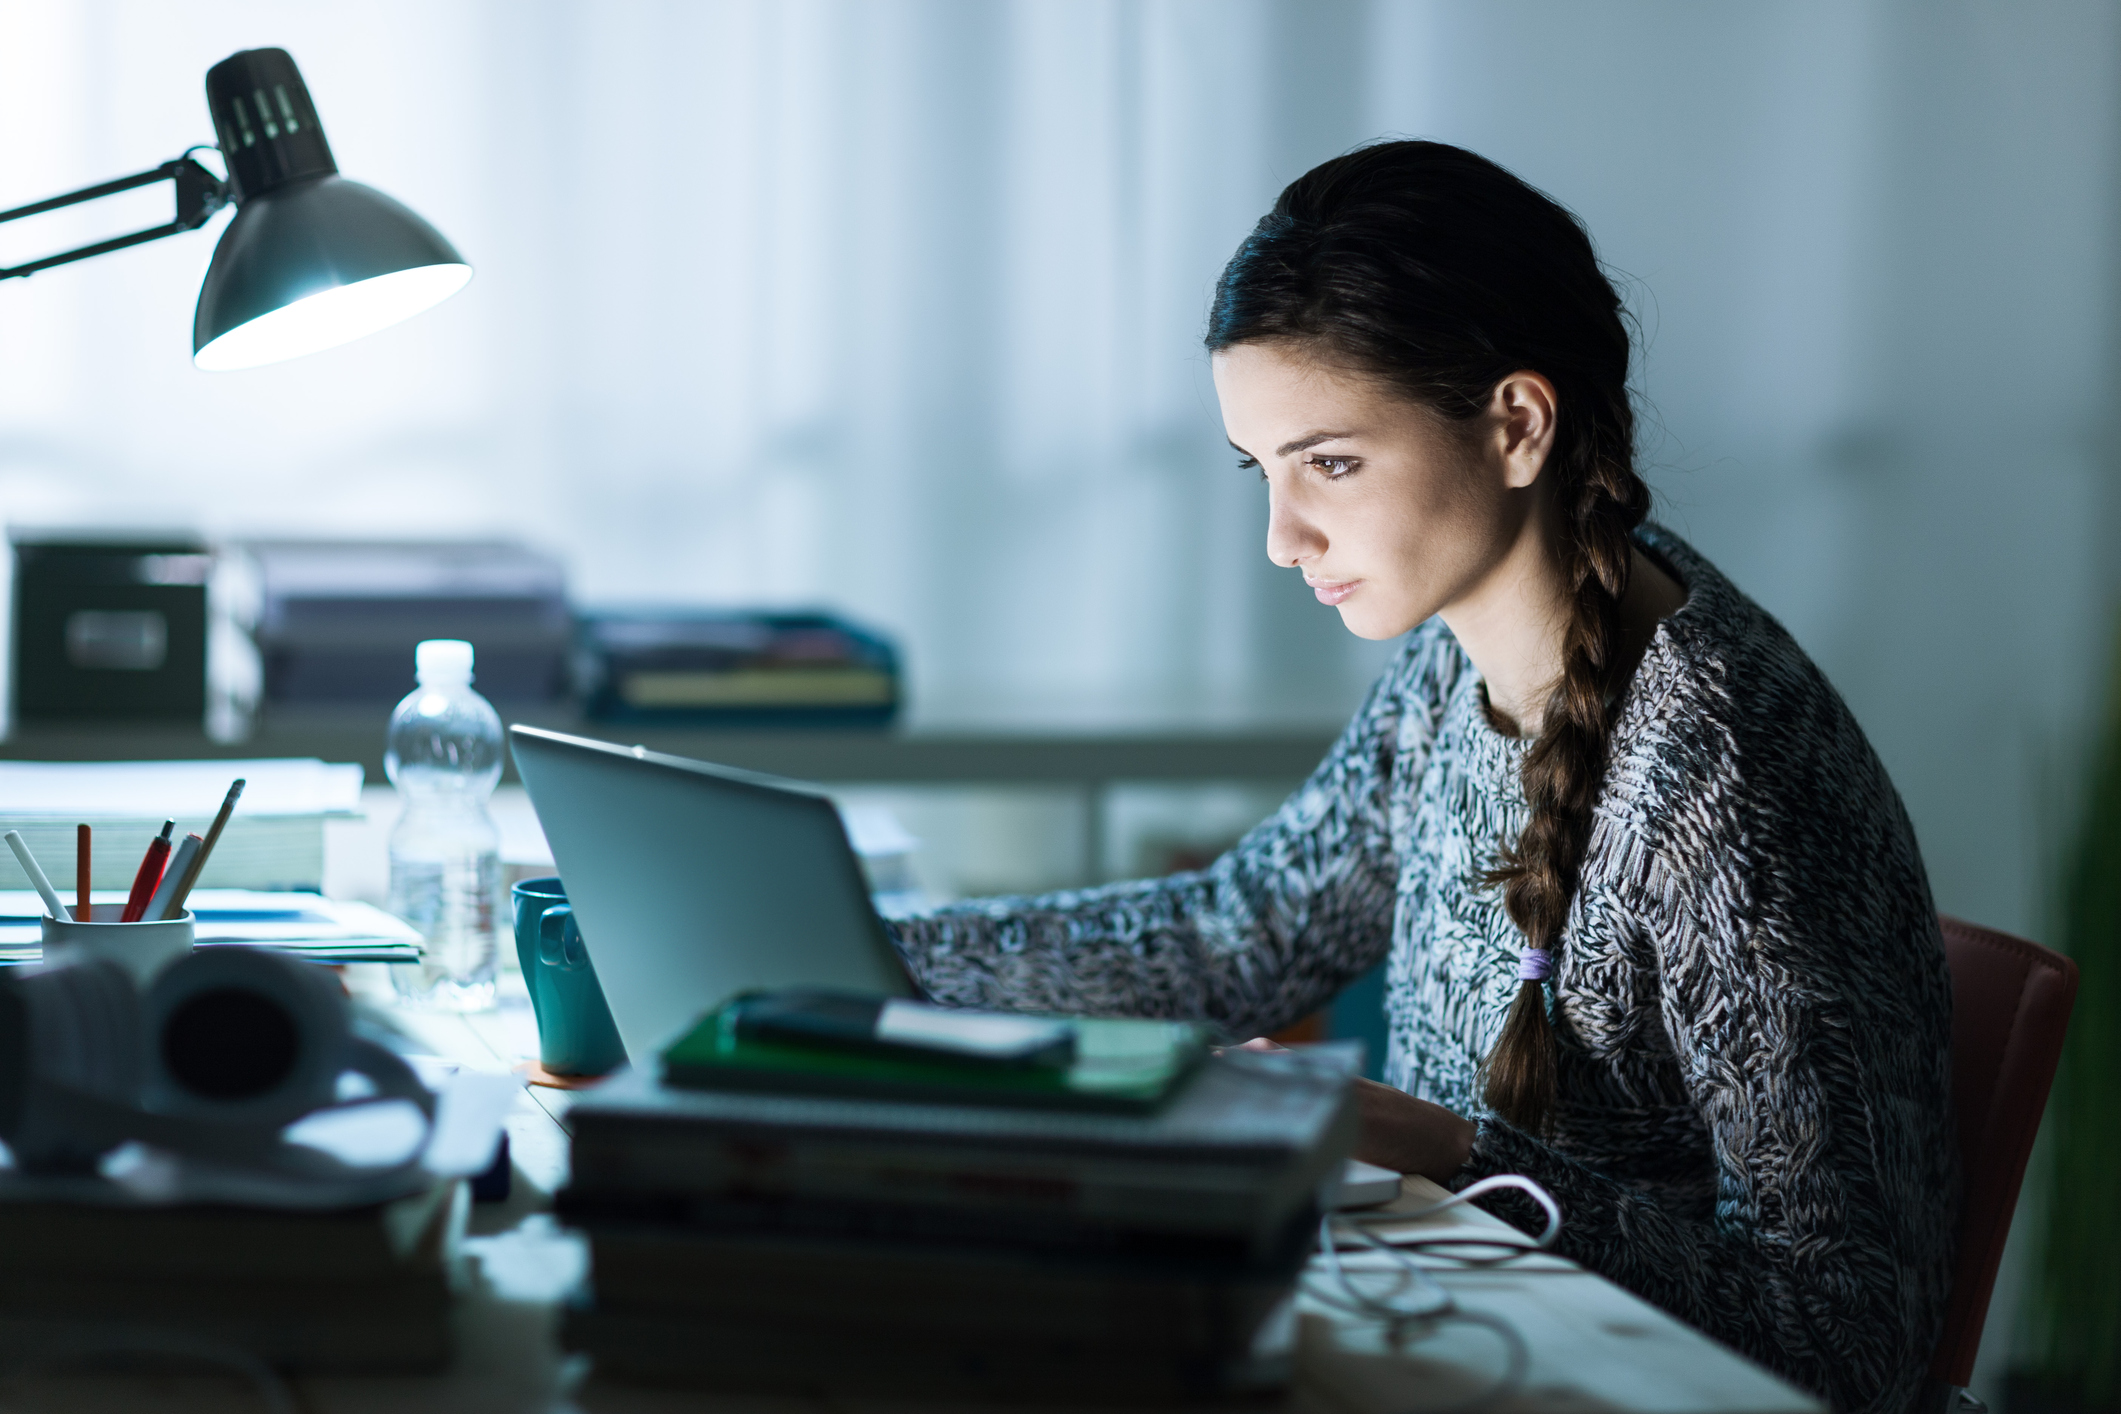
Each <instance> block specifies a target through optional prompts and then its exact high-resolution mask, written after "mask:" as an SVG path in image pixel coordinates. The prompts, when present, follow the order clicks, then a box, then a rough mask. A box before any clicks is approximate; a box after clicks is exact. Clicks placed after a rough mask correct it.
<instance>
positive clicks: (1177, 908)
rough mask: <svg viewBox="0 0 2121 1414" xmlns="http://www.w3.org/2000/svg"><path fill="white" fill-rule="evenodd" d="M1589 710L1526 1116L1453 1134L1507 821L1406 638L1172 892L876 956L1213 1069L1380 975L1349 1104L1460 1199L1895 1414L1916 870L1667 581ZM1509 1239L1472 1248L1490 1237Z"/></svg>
mask: <svg viewBox="0 0 2121 1414" xmlns="http://www.w3.org/2000/svg"><path fill="white" fill-rule="evenodd" d="M1640 541H1641V543H1642V545H1643V546H1644V548H1645V549H1646V550H1648V551H1649V552H1650V553H1651V554H1653V555H1655V556H1656V557H1657V558H1658V559H1659V560H1661V561H1662V562H1663V563H1664V564H1665V565H1666V566H1667V567H1668V568H1669V569H1670V570H1671V571H1672V573H1673V574H1674V576H1675V577H1676V578H1677V579H1678V580H1680V581H1681V582H1682V583H1683V584H1684V585H1685V586H1686V588H1687V590H1688V597H1687V601H1686V603H1685V605H1684V606H1683V607H1682V608H1680V609H1679V610H1678V611H1677V612H1676V613H1674V614H1673V615H1672V616H1671V617H1670V618H1668V619H1667V620H1665V621H1664V623H1663V624H1661V625H1660V626H1659V627H1658V630H1657V633H1656V636H1655V638H1654V639H1653V641H1652V642H1651V644H1650V647H1649V649H1648V651H1647V653H1646V654H1645V656H1644V658H1643V661H1642V663H1641V665H1640V667H1639V668H1638V669H1637V670H1636V674H1635V678H1634V681H1633V683H1632V684H1631V685H1630V687H1629V689H1628V693H1627V696H1626V698H1625V700H1624V702H1623V703H1622V706H1621V713H1620V720H1619V723H1618V725H1617V728H1616V731H1615V734H1614V738H1613V747H1612V755H1611V764H1610V766H1609V768H1608V774H1607V777H1606V782H1605V787H1604V790H1603V793H1602V794H1601V796H1600V798H1599V802H1598V807H1597V811H1596V817H1595V822H1594V825H1593V828H1592V836H1591V844H1590V851H1589V855H1588V857H1587V861H1586V863H1585V865H1584V869H1583V877H1582V882H1581V885H1580V888H1579V892H1578V895H1577V898H1576V902H1575V906H1574V910H1573V912H1572V914H1571V917H1570V923H1569V927H1568V929H1567V931H1566V933H1565V935H1564V937H1563V939H1562V944H1561V949H1560V954H1559V956H1558V957H1557V959H1556V971H1555V985H1554V989H1553V995H1554V1018H1555V1024H1556V1029H1557V1032H1558V1034H1559V1036H1560V1038H1561V1072H1560V1074H1561V1080H1560V1105H1559V1112H1558V1117H1557V1119H1556V1122H1555V1124H1554V1126H1553V1129H1552V1131H1551V1132H1550V1133H1548V1134H1547V1135H1545V1136H1543V1137H1535V1136H1533V1135H1531V1134H1528V1133H1525V1132H1524V1131H1522V1130H1519V1129H1517V1128H1515V1127H1513V1126H1512V1125H1510V1124H1508V1123H1507V1122H1505V1121H1503V1120H1501V1119H1498V1118H1496V1117H1495V1116H1493V1115H1489V1114H1486V1113H1485V1112H1484V1110H1483V1107H1482V1104H1481V1100H1480V1086H1479V1081H1478V1072H1479V1067H1480V1062H1481V1058H1482V1057H1483V1056H1485V1055H1486V1054H1487V1052H1488V1050H1489V1048H1490V1046H1491V1045H1492V1044H1493V1042H1494V1040H1495V1036H1496V1033H1497V1032H1498V1031H1499V1030H1500V1028H1501V1025H1502V1019H1503V1015H1504V1013H1505V1012H1506V1011H1507V1009H1508V1006H1509V1003H1510V999H1511V997H1512V995H1513V993H1514V992H1515V990H1516V986H1517V958H1518V954H1519V952H1520V951H1521V950H1522V948H1523V947H1524V937H1523V934H1522V933H1520V932H1519V931H1518V930H1517V928H1516V927H1515V925H1513V924H1512V923H1511V921H1510V919H1509V916H1508V915H1507V914H1506V913H1505V912H1504V910H1503V907H1502V902H1501V898H1500V893H1499V891H1498V890H1496V889H1493V888H1490V887H1485V886H1482V885H1481V884H1480V883H1478V882H1477V877H1476V876H1477V875H1478V874H1479V873H1480V871H1481V870H1483V869H1484V868H1486V867H1487V866H1488V865H1489V864H1491V863H1492V862H1493V861H1494V859H1495V857H1496V853H1497V850H1498V849H1499V847H1500V846H1501V845H1502V844H1503V843H1504V842H1505V841H1509V840H1514V839H1515V838H1516V836H1517V834H1518V832H1519V831H1520V830H1521V829H1522V828H1523V825H1524V822H1525V816H1526V806H1525V801H1524V792H1523V788H1522V784H1521V780H1520V776H1519V771H1520V767H1521V765H1522V761H1523V755H1524V751H1525V743H1524V742H1523V741H1520V740H1516V739H1512V738H1509V737H1505V736H1503V735H1501V734H1500V733H1498V732H1497V731H1496V730H1495V729H1494V727H1493V726H1492V725H1491V724H1490V722H1489V719H1488V717H1487V713H1486V711H1485V709H1484V705H1483V698H1484V692H1483V690H1482V686H1481V683H1480V681H1479V678H1478V674H1477V673H1476V672H1475V671H1474V668H1473V666H1472V663H1471V661H1470V660H1469V659H1468V658H1467V657H1466V655H1465V652H1464V650H1463V649H1461V648H1460V647H1459V646H1458V643H1457V641H1456V640H1455V639H1454V638H1452V636H1451V634H1450V632H1449V631H1448V630H1447V629H1446V628H1445V627H1444V626H1443V624H1442V623H1441V622H1440V621H1436V620H1431V621H1430V622H1429V623H1427V624H1424V625H1423V626H1422V627H1420V628H1418V629H1416V630H1415V631H1414V632H1413V633H1412V634H1411V635H1409V638H1408V642H1407V645H1406V649H1405V651H1404V652H1403V653H1401V654H1400V656H1399V657H1398V659H1397V660H1396V661H1395V663H1394V664H1393V666H1392V667H1391V668H1390V669H1389V670H1388V671H1387V672H1386V673H1385V675H1384V676H1383V677H1382V678H1381V679H1380V680H1379V681H1378V683H1377V684H1376V686H1375V687H1374V688H1373V689H1372V691H1371V693H1370V697H1369V700H1368V702H1367V703H1366V704H1365V705H1364V706H1363V708H1362V710H1361V711H1360V712H1359V713H1358V714H1357V716H1356V717H1355V719H1354V721H1352V722H1351V723H1350V724H1349V726H1348V729H1347V731H1346V732H1345V733H1344V734H1343V735H1342V736H1341V739H1340V741H1339V743H1338V744H1337V745H1336V746H1335V747H1334V748H1333V750H1332V752H1331V754H1330V755H1328V756H1327V758H1326V759H1325V761H1324V763H1323V764H1321V765H1320V766H1319V768H1318V770H1317V772H1316V773H1315V774H1313V776H1312V777H1311V779H1310V780H1309V781H1308V782H1306V783H1305V784H1304V785H1303V787H1302V788H1301V789H1299V790H1298V791H1297V792H1296V793H1295V794H1294V795H1292V796H1291V797H1290V798H1289V800H1288V802H1287V803H1286V804H1284V805H1283V806H1282V807H1281V809H1280V810H1279V811H1278V812H1277V813H1276V814H1275V815H1273V816H1272V817H1271V818H1269V819H1268V820H1266V821H1265V822H1264V823H1262V824H1261V825H1259V826H1258V827H1257V828H1256V829H1254V830H1252V831H1251V832H1250V833H1249V834H1247V835H1246V836H1245V837H1244V839H1243V840H1242V841H1240V842H1239V843H1238V844H1237V846H1236V847H1235V848H1233V849H1232V850H1231V851H1230V852H1229V853H1228V854H1226V855H1224V856H1223V857H1222V858H1221V859H1219V860H1217V861H1216V862H1215V864H1214V865H1213V866H1212V867H1210V868H1208V869H1206V870H1204V871H1201V872H1199V873H1189V874H1179V875H1174V876H1172V877H1170V878H1167V879H1158V880H1153V881H1147V882H1141V883H1129V884H1116V885H1112V886H1110V887H1106V888H1098V889H1087V890H1082V891H1079V892H1072V893H1060V894H1053V895H1049V896H1046V897H1043V898H1035V899H1000V900H982V901H976V902H970V903H964V904H958V905H953V906H951V907H949V908H946V909H943V910H941V911H939V912H937V913H936V914H934V915H933V916H931V917H928V918H924V919H920V920H915V921H910V922H901V923H899V924H897V925H895V932H896V936H897V938H898V940H899V945H900V947H901V950H902V951H903V953H904V955H905V957H906V960H907V963H908V965H909V967H910V968H911V970H912V971H913V973H914V975H915V977H916V978H917V979H918V981H919V982H920V984H921V986H922V987H923V988H925V989H926V991H927V992H928V993H929V994H930V995H931V996H932V997H934V998H936V999H938V1000H940V1001H944V1002H948V1003H954V1004H959V1005H968V1006H972V1005H976V1006H987V1007H1002V1008H1026V1009H1048V1010H1057V1011H1072V1012H1082V1013H1103V1014H1131V1015H1148V1016H1172V1017H1200V1018H1207V1019H1210V1020H1213V1021H1215V1022H1217V1023H1219V1024H1220V1025H1221V1027H1222V1028H1223V1030H1224V1031H1226V1032H1227V1033H1228V1034H1229V1035H1230V1036H1231V1037H1233V1038H1242V1037H1246V1036H1252V1035H1257V1034H1259V1033H1262V1032H1266V1031H1269V1030H1273V1029H1275V1028H1278V1027H1280V1026H1282V1025H1285V1024H1287V1023H1288V1022H1291V1021H1293V1020H1295V1019H1297V1018H1298V1017H1301V1016H1304V1015H1306V1014H1307V1013H1309V1012H1311V1011H1313V1010H1315V1009H1316V1008H1318V1007H1320V1006H1322V1005H1324V1004H1325V1003H1326V1002H1327V1001H1329V1000H1330V999H1331V998H1332V997H1333V995H1334V994H1335V993H1336V992H1338V991H1339V990H1340V989H1341V988H1342V987H1344V986H1345V985H1346V984H1347V983H1348V982H1349V981H1351V980H1352V979H1353V978H1355V977H1357V976H1358V975H1360V974H1361V973H1363V972H1364V971H1366V970H1367V969H1369V968H1370V967H1372V966H1374V965H1376V963H1377V962H1379V961H1380V960H1385V961H1386V962H1387V972H1386V975H1387V979H1388V981H1387V987H1388V991H1387V995H1388V1012H1389V1015H1390V1023H1391V1044H1390V1049H1389V1053H1388V1055H1387V1057H1386V1061H1385V1077H1386V1079H1387V1081H1388V1082H1389V1083H1391V1084H1393V1085H1396V1086H1399V1087H1400V1088H1402V1089H1404V1090H1407V1091H1409V1092H1411V1093H1413V1094H1415V1095H1419V1096H1421V1097H1423V1098H1425V1099H1429V1100H1433V1101H1435V1102H1436V1103H1438V1104H1441V1105H1444V1106H1446V1107H1448V1108H1450V1109H1453V1110H1456V1111H1458V1112H1459V1113H1461V1114H1465V1115H1469V1116H1477V1117H1478V1118H1479V1137H1478V1139H1477V1140H1476V1142H1475V1144H1474V1149H1473V1157H1472V1160H1471V1162H1470V1163H1469V1164H1467V1166H1466V1168H1465V1169H1464V1170H1463V1171H1462V1173H1461V1174H1460V1175H1459V1176H1458V1179H1457V1180H1456V1182H1457V1183H1458V1185H1459V1186H1463V1185H1464V1184H1466V1183H1470V1182H1471V1181H1473V1180H1474V1179H1476V1178H1479V1177H1482V1176H1485V1175H1487V1174H1492V1173H1505V1172H1514V1173H1522V1174H1528V1175H1530V1176H1531V1177H1533V1178H1535V1179H1537V1180H1538V1181H1539V1182H1541V1183H1542V1184H1544V1185H1546V1187H1547V1188H1548V1189H1550V1190H1551V1191H1552V1192H1553V1193H1554V1195H1555V1197H1556V1198H1557V1199H1558V1200H1559V1202H1560V1204H1561V1207H1562V1210H1563V1213H1564V1216H1565V1219H1566V1224H1567V1225H1566V1227H1565V1229H1564V1231H1563V1234H1562V1238H1561V1242H1562V1245H1563V1247H1564V1249H1565V1250H1566V1252H1567V1254H1568V1255H1569V1256H1570V1257H1572V1258H1574V1259H1575V1260H1577V1261H1579V1262H1581V1263H1583V1264H1584V1265H1585V1266H1587V1267H1590V1268H1591V1269H1593V1270H1595V1271H1598V1272H1601V1273H1603V1274H1604V1275H1606V1276H1607V1277H1610V1278H1612V1279H1613V1280H1614V1281H1617V1282H1619V1283H1620V1284H1621V1285H1623V1286H1626V1287H1628V1288H1630V1289H1632V1290H1634V1291H1636V1292H1638V1293H1640V1294H1641V1295H1643V1296H1644V1297H1646V1298H1647V1299H1649V1300H1651V1301H1653V1302H1655V1303H1657V1304H1658V1305H1660V1306H1662V1307H1664V1308H1665V1309H1666V1310H1669V1311H1671V1312H1673V1313H1674V1314H1676V1315H1678V1316H1680V1317H1681V1318H1683V1319H1685V1320H1687V1321H1690V1322H1692V1323H1693V1324H1695V1325H1696V1326H1699V1327H1700V1328H1701V1329H1703V1330H1705V1331H1707V1332H1708V1333H1709V1334H1710V1335H1713V1336H1715V1337H1716V1338H1717V1339H1719V1340H1722V1341H1724V1342H1726V1343H1727V1344H1730V1345H1732V1346H1735V1347H1737V1348H1738V1349H1740V1350H1742V1351H1745V1352H1747V1353H1748V1354H1750V1355H1752V1356H1753V1357H1755V1358H1756V1359H1758V1360H1760V1361H1761V1362H1762V1363H1764V1364H1766V1365H1768V1366H1770V1367H1771V1368H1773V1369H1775V1370H1777V1371H1779V1372H1781V1373H1782V1374H1784V1375H1785V1376H1787V1377H1788V1378H1790V1379H1792V1380H1794V1381H1795V1382H1796V1383H1798V1384H1800V1385H1803V1386H1805V1387H1806V1388H1808V1389H1810V1390H1813V1391H1815V1392H1817V1393H1819V1394H1821V1395H1823V1396H1825V1397H1827V1398H1828V1399H1830V1400H1831V1401H1832V1403H1833V1404H1834V1405H1835V1406H1836V1407H1837V1408H1839V1409H1843V1410H1850V1411H1854V1410H1864V1411H1884V1410H1898V1409H1902V1408H1904V1407H1906V1405H1907V1404H1908V1402H1909V1400H1910V1399H1911V1398H1912V1397H1913V1395H1914V1393H1915V1391H1916V1389H1917V1388H1918V1386H1919V1384H1920V1382H1921V1379H1922V1375H1923V1371H1924V1368H1925V1367H1926V1365H1927V1362H1928V1357H1929V1353H1930V1350H1931V1348H1932V1346H1933V1344H1934V1342H1935V1340H1936V1337H1937V1333H1938V1330H1939V1327H1940V1323H1941V1319H1942V1312H1943V1304H1944V1298H1945V1293H1946V1290H1947V1286H1948V1283H1949V1276H1950V1273H1949V1265H1950V1259H1951V1231H1952V1217H1953V1211H1952V1205H1953V1201H1954V1198H1953V1194H1954V1184H1955V1174H1954V1163H1953V1159H1952V1153H1953V1146H1952V1131H1951V1127H1950V1126H1951V1120H1950V1111H1949V1102H1950V1064H1949V1046H1950V1037H1951V991H1950V983H1949V979H1948V976H1947V973H1946V971H1945V963H1944V952H1943V946H1942V942H1941V940H1940V938H1939V935H1938V929H1937V916H1936V911H1935V908H1934V906H1933V905H1932V903H1931V901H1930V892H1929V885H1928V882H1927V880H1926V878H1925V876H1924V873H1923V868H1922V860H1921V856H1920V854H1919V853H1918V851H1917V849H1916V846H1915V838H1914V833H1913V830H1912V829H1911V827H1910V826H1909V824H1908V819H1907V815H1906V813H1905V811H1904V810H1903V809H1902V807H1901V804H1900V799H1899V796H1898V795H1897V794H1896V793H1895V792H1894V790H1893V787H1892V783H1891V782H1890V781H1889V780H1887V778H1886V774H1885V770H1884V768H1883V767H1882V766H1881V765H1880V764H1879V762H1878V759H1877V757H1876V756H1875V755H1874V754H1873V753H1872V751H1871V749H1870V746H1869V744H1868V743H1867V742H1866V741H1865V740H1864V737H1863V733H1862V732H1861V731H1860V730H1859V729H1858V727H1857V726H1856V723H1855V721H1854V720H1853V719H1852V718H1851V717H1850V715H1849V712H1848V709H1847V708H1846V707H1845V706H1844V705H1843V704H1842V702H1841V699H1840V698H1839V697H1838V696H1837V695H1836V694H1835V692H1834V690H1833V689H1832V688H1831V687H1830V686H1828V684H1827V682H1826V680H1825V678H1824V677H1822V676H1821V674H1820V673H1819V670H1818V669H1817V668H1816V667H1814V666H1813V665H1812V663H1811V662H1810V660H1809V659H1807V658H1806V657H1805V655H1804V653H1803V652H1802V651H1801V650H1800V649H1799V648H1798V647H1797V645H1796V644H1795V642H1794V641H1792V640H1791V638H1790V637H1789V635H1788V634H1787V633H1786V632H1785V631H1784V630H1783V629H1782V627H1781V625H1779V624H1777V623H1776V622H1775V621H1774V620H1773V619H1772V618H1770V617H1769V616H1768V615H1767V614H1766V613H1765V612H1764V611H1763V610H1762V609H1760V607H1759V606H1758V605H1756V604H1754V603H1753V602H1752V601H1751V600H1749V599H1747V598H1746V597H1745V596H1744V595H1743V594H1741V593H1739V592H1738V590H1737V589H1736V588H1734V587H1733V586H1732V585H1731V583H1730V582H1729V581H1728V580H1726V579H1725V578H1724V577H1723V576H1722V575H1721V574H1719V573H1718V572H1717V571H1716V569H1715V568H1714V567H1713V566H1712V565H1710V564H1709V563H1708V562H1707V561H1705V560H1703V559H1702V558H1701V557H1700V556H1699V555H1697V554H1695V553H1694V551H1693V550H1692V549H1690V548H1689V547H1688V546H1687V545H1685V544H1684V543H1683V542H1681V541H1680V540H1679V539H1678V538H1677V537H1675V536H1673V535H1671V534H1670V533H1668V532H1665V531H1661V530H1658V529H1656V528H1654V527H1650V528H1646V529H1645V530H1644V531H1642V532H1641V534H1640ZM1506 1215H1507V1214H1506Z"/></svg>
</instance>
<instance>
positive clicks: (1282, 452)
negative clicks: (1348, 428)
mask: <svg viewBox="0 0 2121 1414" xmlns="http://www.w3.org/2000/svg"><path fill="white" fill-rule="evenodd" d="M1354 435H1355V434H1354V433H1353V432H1313V433H1311V434H1310V435H1309V436H1308V437H1299V438H1297V439H1296V440H1295V441H1293V442H1284V443H1282V444H1281V445H1280V446H1279V447H1276V448H1275V449H1274V455H1275V456H1277V457H1286V456H1290V455H1292V454H1294V453H1296V452H1303V451H1309V450H1310V449H1311V448H1313V447H1315V446H1317V445H1318V444H1319V443H1320V442H1337V441H1339V440H1340V439H1341V438H1343V437H1353V436H1354Z"/></svg>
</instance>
